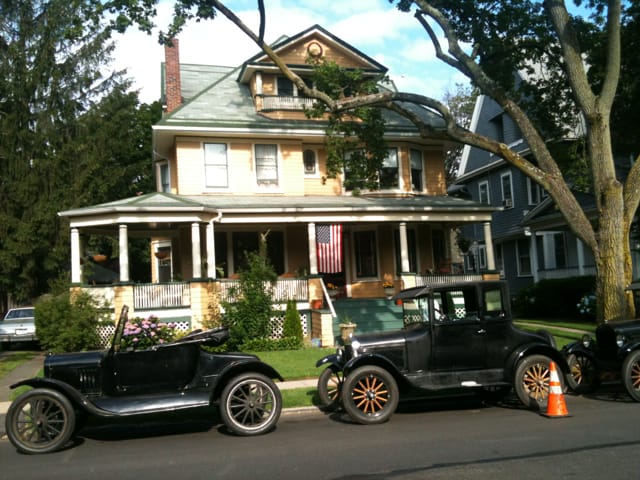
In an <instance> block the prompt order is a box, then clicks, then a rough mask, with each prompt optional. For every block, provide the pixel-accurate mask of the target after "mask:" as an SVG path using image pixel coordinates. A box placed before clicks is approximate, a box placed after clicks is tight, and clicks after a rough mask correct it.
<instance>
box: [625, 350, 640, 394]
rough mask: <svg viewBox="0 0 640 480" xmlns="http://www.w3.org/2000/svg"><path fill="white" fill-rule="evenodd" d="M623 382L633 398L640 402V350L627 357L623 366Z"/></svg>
mask: <svg viewBox="0 0 640 480" xmlns="http://www.w3.org/2000/svg"><path fill="white" fill-rule="evenodd" d="M622 381H623V382H624V386H625V388H626V389H627V392H628V393H629V395H631V398H633V399H634V400H635V401H636V402H640V350H636V351H635V352H631V353H630V354H629V355H627V358H626V359H625V361H624V364H623V365H622Z"/></svg>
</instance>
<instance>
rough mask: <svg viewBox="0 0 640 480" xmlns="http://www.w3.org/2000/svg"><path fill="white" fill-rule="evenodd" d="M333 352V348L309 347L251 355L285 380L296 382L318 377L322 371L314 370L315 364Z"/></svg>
mask: <svg viewBox="0 0 640 480" xmlns="http://www.w3.org/2000/svg"><path fill="white" fill-rule="evenodd" d="M335 351H336V349H335V348H317V347H316V348H314V347H309V348H303V349H302V350H284V351H279V352H251V353H254V354H256V355H258V357H260V360H262V361H263V362H265V363H268V364H269V365H271V366H272V367H273V368H275V369H276V370H277V371H278V373H280V375H282V376H283V377H284V379H285V380H296V379H300V378H309V377H317V376H318V375H320V373H321V372H322V369H320V368H316V362H317V361H318V360H320V359H321V358H322V357H324V356H327V355H330V354H332V353H335Z"/></svg>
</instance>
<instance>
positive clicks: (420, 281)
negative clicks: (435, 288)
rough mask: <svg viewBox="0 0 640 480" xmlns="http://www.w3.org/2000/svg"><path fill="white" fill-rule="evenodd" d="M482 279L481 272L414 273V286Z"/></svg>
mask: <svg viewBox="0 0 640 480" xmlns="http://www.w3.org/2000/svg"><path fill="white" fill-rule="evenodd" d="M481 280H482V275H481V274H476V273H465V274H460V275H448V274H447V275H416V286H417V287H422V286H425V285H439V284H442V283H450V282H477V281H481Z"/></svg>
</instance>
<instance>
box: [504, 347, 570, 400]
mask: <svg viewBox="0 0 640 480" xmlns="http://www.w3.org/2000/svg"><path fill="white" fill-rule="evenodd" d="M550 363H551V359H550V358H549V357H547V356H546V355H530V356H528V357H526V358H524V360H522V361H521V362H520V364H519V365H518V368H517V369H516V375H515V378H514V381H513V386H514V388H515V390H516V394H517V395H518V398H519V399H520V401H521V402H522V403H523V404H524V405H525V406H526V407H528V408H531V409H532V410H538V411H540V410H544V409H546V407H547V401H548V398H549V381H550V379H551V372H550V370H549V364H550ZM557 372H558V379H559V380H560V386H561V388H562V390H563V391H564V383H563V377H564V375H562V372H561V371H560V370H557Z"/></svg>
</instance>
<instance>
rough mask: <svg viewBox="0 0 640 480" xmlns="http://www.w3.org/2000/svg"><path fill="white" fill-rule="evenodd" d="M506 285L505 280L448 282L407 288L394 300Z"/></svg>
mask: <svg viewBox="0 0 640 480" xmlns="http://www.w3.org/2000/svg"><path fill="white" fill-rule="evenodd" d="M504 283H505V282H504V281H503V280H489V281H487V280H484V281H479V280H476V281H469V282H464V281H459V282H447V283H434V284H430V285H422V286H420V287H412V288H407V289H405V290H401V291H400V292H398V293H397V294H396V295H395V296H394V297H393V299H394V300H405V299H409V298H418V297H423V296H425V295H428V294H429V292H431V291H433V290H438V289H441V288H446V289H455V288H469V287H475V286H476V285H500V284H504Z"/></svg>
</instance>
